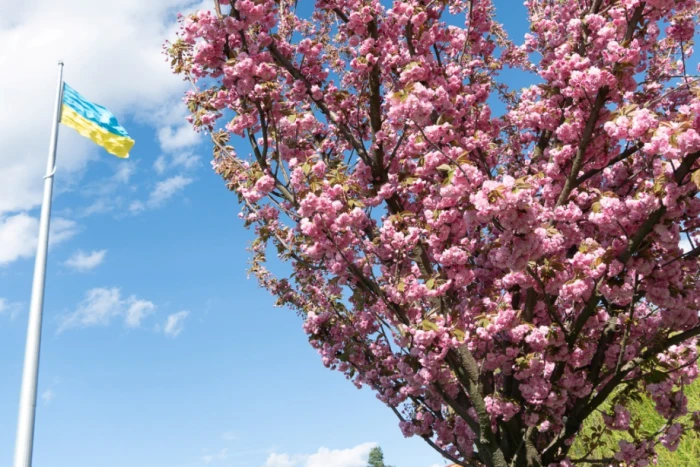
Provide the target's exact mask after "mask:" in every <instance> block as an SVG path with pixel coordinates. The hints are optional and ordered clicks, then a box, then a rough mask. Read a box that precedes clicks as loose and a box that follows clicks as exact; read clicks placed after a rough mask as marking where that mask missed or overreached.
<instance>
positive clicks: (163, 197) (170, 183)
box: [129, 175, 194, 214]
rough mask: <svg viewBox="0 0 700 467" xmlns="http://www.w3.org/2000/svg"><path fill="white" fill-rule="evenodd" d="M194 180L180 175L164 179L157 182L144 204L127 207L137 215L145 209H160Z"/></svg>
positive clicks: (138, 202) (132, 204) (138, 203)
mask: <svg viewBox="0 0 700 467" xmlns="http://www.w3.org/2000/svg"><path fill="white" fill-rule="evenodd" d="M193 181H194V180H193V179H191V178H189V177H185V176H182V175H175V176H174V177H170V178H166V179H165V180H162V181H160V182H158V183H157V184H156V186H155V188H154V189H153V191H151V194H150V195H149V196H148V200H147V201H146V202H145V203H144V202H141V201H134V202H132V203H131V205H130V206H129V210H130V211H131V212H132V213H134V214H138V213H140V212H142V211H145V210H146V209H156V208H159V207H161V206H162V205H163V204H165V202H166V201H168V200H169V199H170V198H172V197H173V196H175V195H176V194H178V193H179V192H181V191H182V190H184V189H185V187H187V185H189V184H190V183H192V182H193Z"/></svg>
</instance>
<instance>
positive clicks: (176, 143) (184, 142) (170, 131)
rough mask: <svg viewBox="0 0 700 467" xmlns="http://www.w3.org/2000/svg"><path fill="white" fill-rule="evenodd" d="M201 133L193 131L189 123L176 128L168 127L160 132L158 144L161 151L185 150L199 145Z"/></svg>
mask: <svg viewBox="0 0 700 467" xmlns="http://www.w3.org/2000/svg"><path fill="white" fill-rule="evenodd" d="M200 140H201V138H200V135H199V133H197V132H195V131H194V130H193V129H192V126H191V125H189V124H188V123H185V124H182V125H179V126H177V127H174V126H166V127H163V128H161V129H160V130H159V131H158V142H159V143H160V147H161V149H163V151H166V152H175V151H179V150H182V149H184V148H187V147H190V146H195V145H197V144H199V142H200Z"/></svg>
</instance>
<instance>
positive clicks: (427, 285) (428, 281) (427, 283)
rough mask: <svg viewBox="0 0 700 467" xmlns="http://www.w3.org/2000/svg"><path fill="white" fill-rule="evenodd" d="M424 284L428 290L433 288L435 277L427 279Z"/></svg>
mask: <svg viewBox="0 0 700 467" xmlns="http://www.w3.org/2000/svg"><path fill="white" fill-rule="evenodd" d="M425 286H426V287H427V288H428V290H433V289H434V288H435V279H433V278H432V277H431V278H430V279H428V280H427V282H426V283H425Z"/></svg>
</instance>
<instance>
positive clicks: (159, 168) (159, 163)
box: [153, 154, 168, 175]
mask: <svg viewBox="0 0 700 467" xmlns="http://www.w3.org/2000/svg"><path fill="white" fill-rule="evenodd" d="M167 168H168V162H167V160H166V157H165V156H164V155H163V154H161V155H160V156H158V159H156V161H155V162H154V163H153V170H155V171H156V173H157V174H158V175H163V174H164V173H165V170H166V169H167Z"/></svg>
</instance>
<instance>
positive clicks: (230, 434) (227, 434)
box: [221, 431, 238, 441]
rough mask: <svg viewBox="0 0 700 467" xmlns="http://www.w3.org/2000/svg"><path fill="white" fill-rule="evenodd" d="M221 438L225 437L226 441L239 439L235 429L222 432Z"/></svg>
mask: <svg viewBox="0 0 700 467" xmlns="http://www.w3.org/2000/svg"><path fill="white" fill-rule="evenodd" d="M221 439H223V440H224V441H235V440H236V439H238V436H237V435H236V433H234V432H233V431H226V432H224V433H221Z"/></svg>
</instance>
